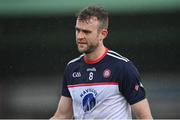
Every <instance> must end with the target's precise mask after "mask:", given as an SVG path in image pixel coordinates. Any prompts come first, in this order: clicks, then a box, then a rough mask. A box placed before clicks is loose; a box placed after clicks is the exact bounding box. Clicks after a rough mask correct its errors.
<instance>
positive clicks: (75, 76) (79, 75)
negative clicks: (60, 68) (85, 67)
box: [72, 72, 81, 78]
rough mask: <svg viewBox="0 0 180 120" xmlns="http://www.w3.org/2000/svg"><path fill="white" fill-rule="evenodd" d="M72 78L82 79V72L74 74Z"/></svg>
mask: <svg viewBox="0 0 180 120" xmlns="http://www.w3.org/2000/svg"><path fill="white" fill-rule="evenodd" d="M72 76H73V78H77V77H81V73H80V72H73V74H72Z"/></svg>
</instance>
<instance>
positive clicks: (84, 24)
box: [76, 17, 99, 29]
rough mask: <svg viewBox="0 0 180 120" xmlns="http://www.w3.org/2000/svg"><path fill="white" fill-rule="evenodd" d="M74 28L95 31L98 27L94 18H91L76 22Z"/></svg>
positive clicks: (97, 22)
mask: <svg viewBox="0 0 180 120" xmlns="http://www.w3.org/2000/svg"><path fill="white" fill-rule="evenodd" d="M76 27H78V28H81V29H95V28H96V29H97V28H98V27H99V21H98V19H97V18H96V17H91V18H90V19H87V20H80V19H77V20H76Z"/></svg>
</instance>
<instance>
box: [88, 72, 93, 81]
mask: <svg viewBox="0 0 180 120" xmlns="http://www.w3.org/2000/svg"><path fill="white" fill-rule="evenodd" d="M92 79H93V72H90V73H89V80H92Z"/></svg>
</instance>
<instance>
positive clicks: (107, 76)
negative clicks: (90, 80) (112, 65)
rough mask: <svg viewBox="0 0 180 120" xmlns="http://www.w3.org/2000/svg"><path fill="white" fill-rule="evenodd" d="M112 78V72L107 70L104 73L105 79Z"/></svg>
mask: <svg viewBox="0 0 180 120" xmlns="http://www.w3.org/2000/svg"><path fill="white" fill-rule="evenodd" d="M110 76H111V71H110V70H109V69H105V70H104V72H103V77H104V78H109V77H110Z"/></svg>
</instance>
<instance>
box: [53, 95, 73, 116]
mask: <svg viewBox="0 0 180 120" xmlns="http://www.w3.org/2000/svg"><path fill="white" fill-rule="evenodd" d="M72 117H73V107H72V99H71V98H70V97H65V96H61V98H60V101H59V105H58V108H57V111H56V113H55V115H54V117H53V118H55V119H60V118H63V119H70V118H72Z"/></svg>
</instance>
